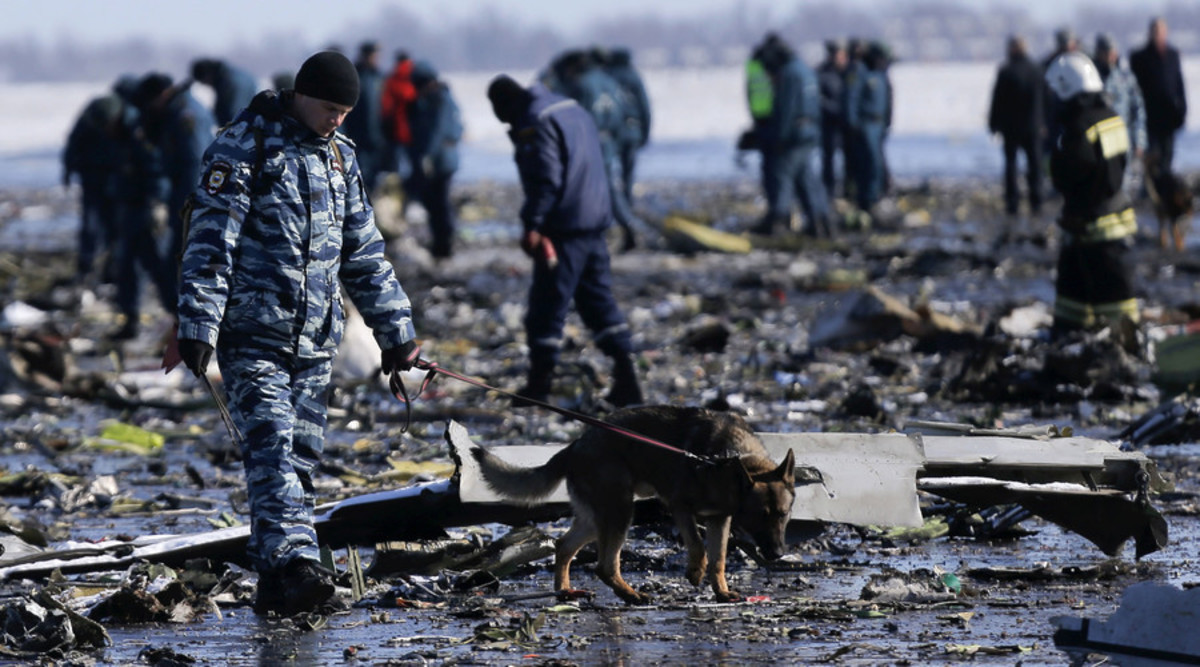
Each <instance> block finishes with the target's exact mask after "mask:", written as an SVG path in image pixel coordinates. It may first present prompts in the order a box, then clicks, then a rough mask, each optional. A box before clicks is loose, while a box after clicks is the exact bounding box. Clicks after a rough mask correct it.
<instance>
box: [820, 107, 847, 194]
mask: <svg viewBox="0 0 1200 667" xmlns="http://www.w3.org/2000/svg"><path fill="white" fill-rule="evenodd" d="M845 137H846V133H845V131H844V130H843V127H842V118H841V116H822V117H821V182H822V183H824V184H825V194H826V196H827V197H828V198H829V199H833V198H834V197H836V196H837V192H836V190H835V188H836V187H837V183H838V181H839V180H844V179H845V176H844V174H845V173H846V171H845V164H846V147H845ZM839 151H840V152H841V153H842V174H843V176H842V178H841V179H839V178H838V174H837V173H836V169H837V161H836V159H835V158H836V156H837V153H838V152H839Z"/></svg>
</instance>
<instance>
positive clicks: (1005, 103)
mask: <svg viewBox="0 0 1200 667" xmlns="http://www.w3.org/2000/svg"><path fill="white" fill-rule="evenodd" d="M1068 53H1079V54H1082V55H1085V56H1086V55H1087V54H1084V53H1083V51H1082V49H1081V47H1080V44H1079V40H1078V39H1077V38H1076V36H1075V35H1074V33H1073V32H1072V31H1070V30H1068V29H1062V30H1059V31H1058V32H1056V33H1055V50H1054V51H1053V52H1052V53H1051V54H1050V55H1049V56H1047V57H1046V58H1044V59H1043V60H1042V61H1040V62H1038V61H1035V60H1034V59H1033V58H1032V57H1031V55H1030V54H1029V48H1028V45H1027V44H1026V41H1025V39H1024V38H1023V37H1021V36H1016V35H1014V36H1013V37H1010V38H1009V41H1008V56H1007V59H1006V61H1005V62H1004V64H1002V65H1001V66H1000V69H999V71H998V72H997V75H996V82H995V86H994V87H993V91H992V104H991V109H990V112H989V115H988V128H989V129H990V130H991V131H992V132H993V133H995V134H998V135H999V136H1000V137H1001V138H1002V140H1003V145H1004V203H1005V210H1006V212H1008V213H1009V214H1010V215H1015V214H1017V213H1018V212H1019V210H1020V203H1021V191H1020V183H1019V181H1020V178H1019V172H1020V164H1019V162H1018V154H1023V156H1024V162H1025V182H1026V197H1027V198H1028V201H1029V210H1030V212H1031V213H1033V214H1035V215H1036V214H1038V213H1039V212H1040V211H1041V207H1042V204H1043V203H1044V201H1045V199H1046V196H1045V190H1044V184H1043V182H1044V176H1043V174H1044V163H1045V158H1046V155H1047V152H1048V151H1049V150H1050V149H1051V147H1052V146H1053V143H1054V141H1055V139H1056V138H1057V137H1058V136H1059V133H1060V131H1061V122H1060V116H1061V113H1062V110H1061V103H1060V101H1059V100H1058V99H1057V98H1056V97H1055V96H1053V95H1051V94H1050V91H1049V90H1048V88H1047V84H1046V82H1045V80H1044V76H1045V73H1046V72H1047V70H1048V68H1049V67H1050V65H1051V64H1053V62H1054V61H1055V60H1056V59H1057V58H1058V57H1059V56H1062V55H1064V54H1068ZM1121 55H1122V53H1121V48H1120V45H1119V44H1118V43H1117V41H1116V40H1115V39H1114V38H1113V36H1112V35H1110V34H1107V33H1100V34H1098V35H1097V36H1096V39H1095V43H1094V48H1093V50H1092V52H1091V54H1090V59H1091V61H1092V64H1093V65H1094V67H1095V68H1096V71H1097V73H1098V74H1099V76H1100V80H1101V84H1102V86H1103V92H1104V94H1105V95H1106V96H1107V97H1108V103H1109V104H1110V105H1111V106H1112V108H1113V110H1114V111H1116V112H1117V114H1118V115H1119V116H1120V117H1121V119H1122V120H1123V121H1124V123H1125V126H1126V129H1127V130H1128V132H1129V144H1130V151H1131V156H1132V158H1134V159H1131V160H1130V161H1129V162H1130V165H1132V164H1135V163H1136V162H1137V160H1139V159H1140V160H1145V161H1149V162H1152V163H1153V164H1154V167H1155V168H1156V169H1162V170H1164V171H1168V172H1169V171H1170V169H1171V164H1172V162H1173V160H1174V153H1175V148H1174V147H1175V135H1176V134H1177V133H1178V132H1179V130H1180V129H1181V128H1182V127H1183V123H1184V120H1185V119H1186V116H1187V97H1186V94H1185V91H1184V86H1183V73H1182V68H1181V66H1180V61H1179V52H1178V51H1177V50H1176V49H1175V48H1174V47H1172V46H1171V45H1170V44H1169V43H1168V42H1167V23H1166V21H1165V20H1163V19H1161V18H1155V19H1153V20H1152V21H1151V22H1150V26H1149V32H1148V37H1147V40H1146V44H1145V45H1144V46H1143V47H1142V48H1140V49H1138V50H1136V51H1134V52H1133V53H1132V54H1131V55H1130V57H1129V64H1128V66H1126V64H1125V63H1124V62H1123V61H1122V58H1121Z"/></svg>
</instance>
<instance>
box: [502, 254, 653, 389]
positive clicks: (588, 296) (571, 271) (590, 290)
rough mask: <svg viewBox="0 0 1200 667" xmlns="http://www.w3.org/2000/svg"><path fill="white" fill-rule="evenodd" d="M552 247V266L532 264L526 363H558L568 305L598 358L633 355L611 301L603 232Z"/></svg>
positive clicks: (622, 320)
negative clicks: (586, 331) (554, 258)
mask: <svg viewBox="0 0 1200 667" xmlns="http://www.w3.org/2000/svg"><path fill="white" fill-rule="evenodd" d="M553 243H554V249H555V252H556V253H558V263H557V265H556V266H555V267H553V268H551V267H550V266H549V265H547V264H546V263H545V262H542V261H536V262H535V263H534V267H533V285H532V286H530V288H529V310H528V311H527V312H526V313H525V335H526V339H527V340H528V343H529V355H530V359H531V361H533V362H535V363H543V364H549V366H550V367H553V365H554V364H555V363H557V361H558V353H559V350H560V349H561V347H562V333H563V326H564V325H565V324H566V321H567V312H568V309H569V308H570V306H571V302H572V300H573V301H574V302H575V309H576V310H577V311H578V312H579V317H580V319H582V320H583V323H584V325H586V326H587V328H588V329H589V330H591V332H592V337H593V339H594V340H595V342H596V346H597V347H598V348H600V351H601V352H603V353H604V354H606V355H608V356H610V357H616V356H618V355H622V354H625V355H627V354H629V353H630V352H632V350H633V342H632V340H631V338H630V335H629V325H628V324H627V323H626V321H625V315H624V314H623V313H622V312H621V309H620V307H618V306H617V300H616V299H615V298H614V297H613V292H612V269H611V267H610V265H609V256H608V245H607V243H606V242H605V240H604V232H602V231H598V232H593V233H590V234H579V235H573V236H566V237H562V238H555V239H553Z"/></svg>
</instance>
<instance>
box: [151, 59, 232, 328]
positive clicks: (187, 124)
mask: <svg viewBox="0 0 1200 667" xmlns="http://www.w3.org/2000/svg"><path fill="white" fill-rule="evenodd" d="M146 85H147V86H149V85H150V84H148V83H147V84H146ZM191 85H192V82H191V81H190V80H185V81H181V82H179V83H175V84H171V85H170V86H168V87H167V88H166V89H165V90H163V91H162V92H161V93H159V94H157V96H154V95H153V90H151V89H148V92H147V93H146V95H147V98H146V99H141V100H139V107H138V108H139V111H140V112H141V119H142V128H143V131H144V132H145V134H146V138H147V139H148V140H149V141H150V142H151V143H153V144H154V145H155V147H157V148H158V151H159V153H160V154H161V156H162V167H163V174H164V175H165V176H166V178H167V188H168V190H167V199H166V204H167V238H166V246H165V247H164V248H163V253H162V257H163V261H162V264H163V269H162V270H163V272H164V273H165V275H164V276H163V278H162V282H161V284H163V285H166V289H167V293H168V294H170V295H172V296H171V299H172V302H174V295H175V294H177V293H178V291H179V277H178V276H179V260H180V257H181V256H182V253H183V235H184V229H183V226H184V220H183V215H184V210H183V209H184V205H185V202H186V200H187V198H188V196H189V195H190V194H191V193H192V191H193V190H194V189H195V188H196V184H197V183H198V182H199V181H200V162H201V160H202V159H203V157H204V151H205V150H206V149H207V148H208V145H209V144H210V143H212V140H213V138H214V137H216V134H217V125H216V121H215V120H214V118H213V114H212V113H211V112H209V110H208V108H207V107H205V106H204V105H203V104H201V103H200V101H199V100H197V99H196V98H195V96H193V95H192V93H191V90H190V88H191ZM168 312H174V308H172V309H170V310H169V311H168Z"/></svg>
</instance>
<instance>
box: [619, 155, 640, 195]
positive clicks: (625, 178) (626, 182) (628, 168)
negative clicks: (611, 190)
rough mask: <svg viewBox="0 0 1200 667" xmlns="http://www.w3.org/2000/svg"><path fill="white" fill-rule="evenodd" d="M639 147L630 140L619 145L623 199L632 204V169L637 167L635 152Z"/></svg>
mask: <svg viewBox="0 0 1200 667" xmlns="http://www.w3.org/2000/svg"><path fill="white" fill-rule="evenodd" d="M639 150H641V148H640V147H639V146H638V145H637V144H636V143H634V142H632V141H623V142H621V146H620V151H619V152H620V156H619V157H620V162H621V187H622V189H623V191H624V193H625V201H627V202H629V203H630V206H632V205H633V170H634V168H635V167H637V154H638V151H639Z"/></svg>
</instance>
